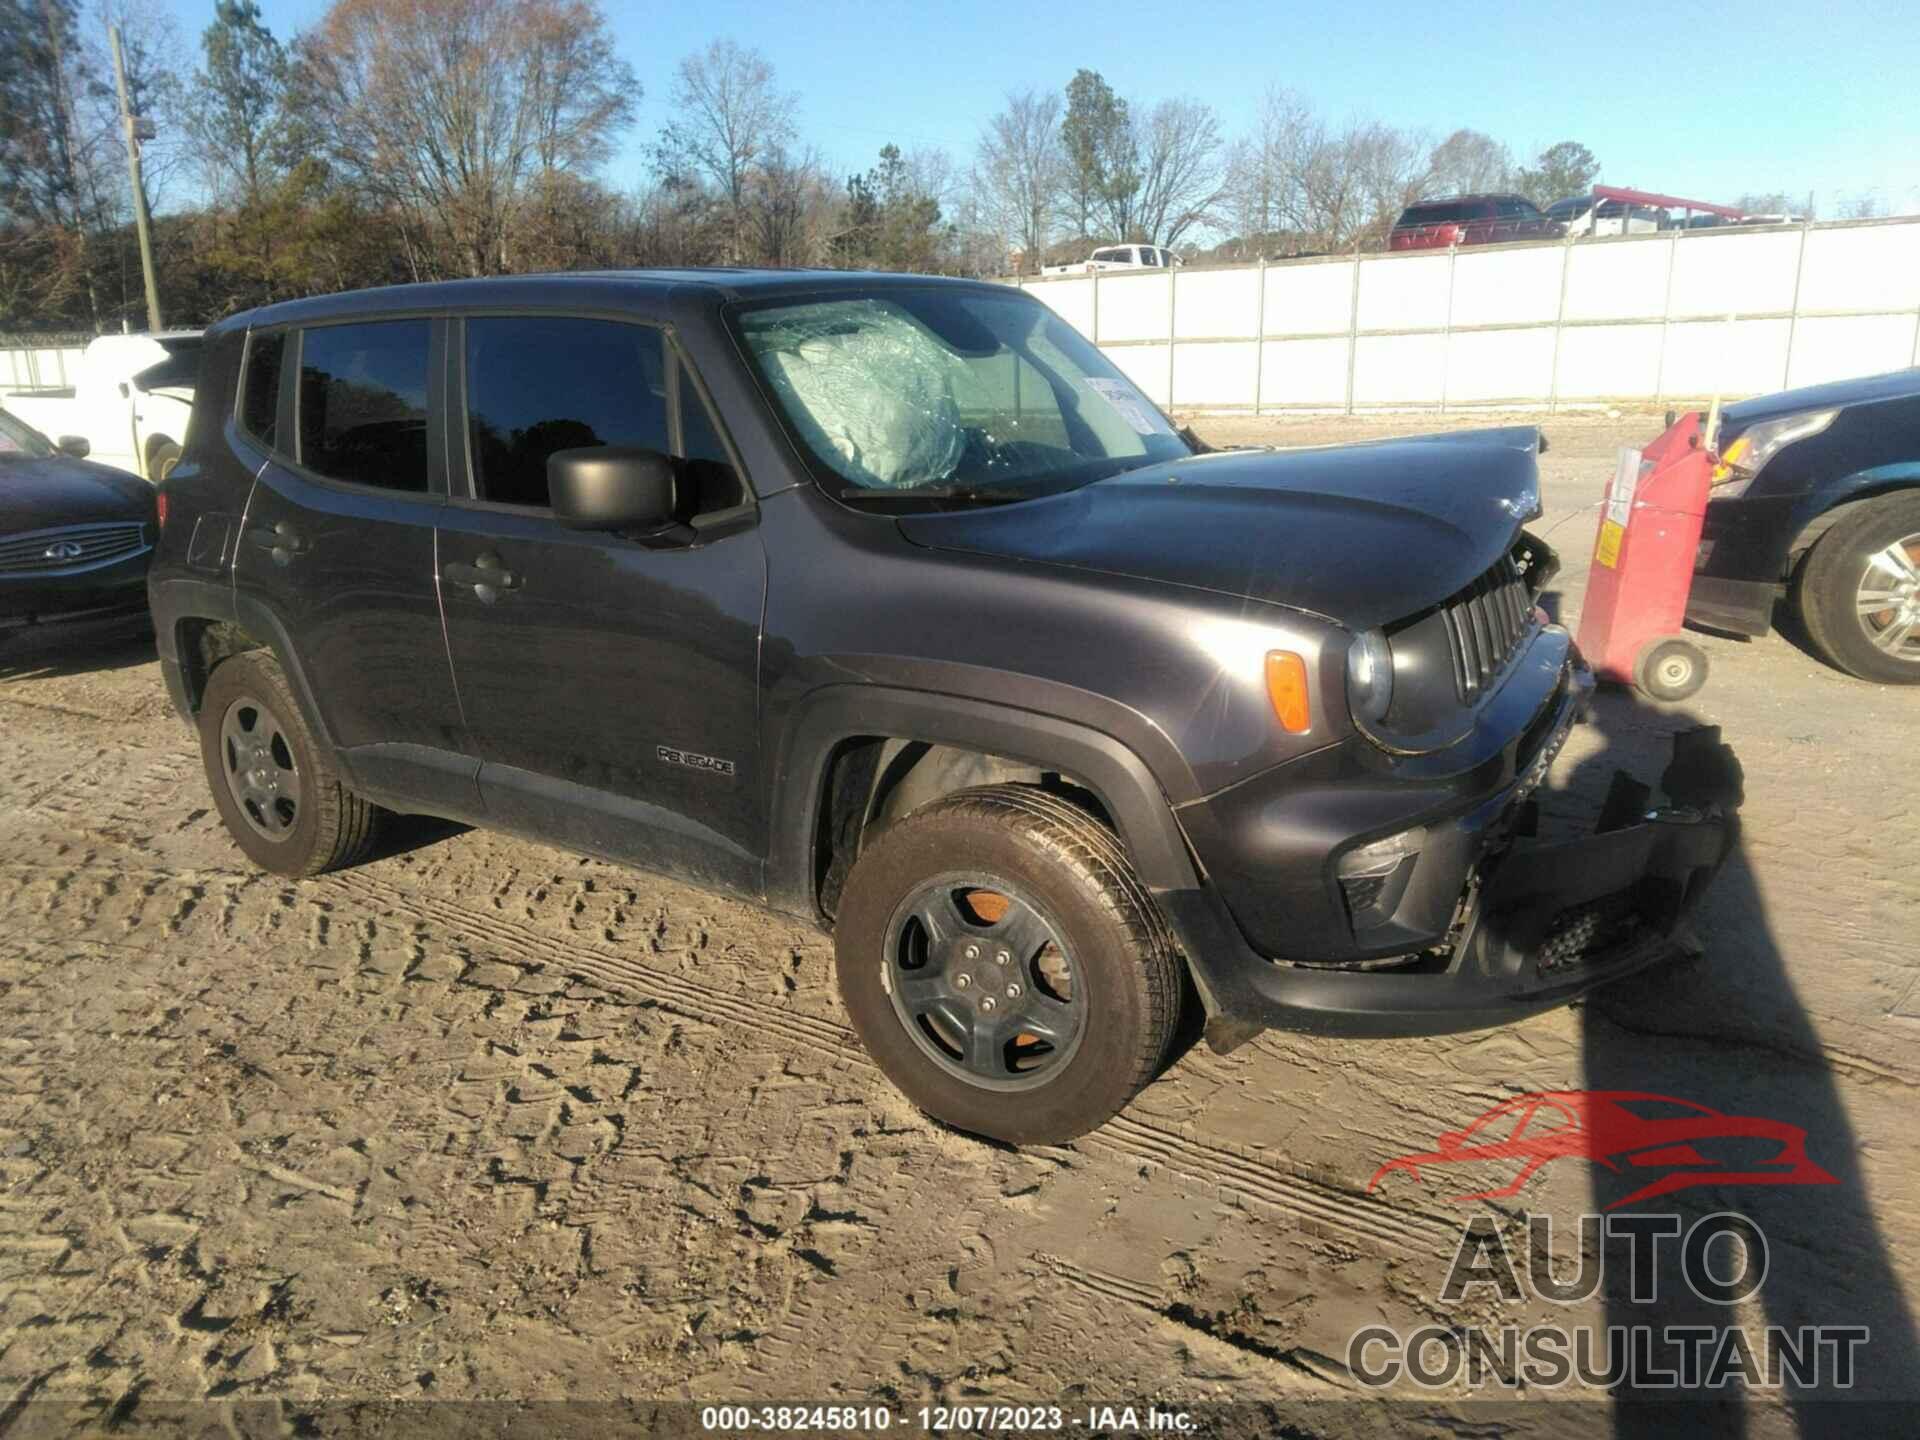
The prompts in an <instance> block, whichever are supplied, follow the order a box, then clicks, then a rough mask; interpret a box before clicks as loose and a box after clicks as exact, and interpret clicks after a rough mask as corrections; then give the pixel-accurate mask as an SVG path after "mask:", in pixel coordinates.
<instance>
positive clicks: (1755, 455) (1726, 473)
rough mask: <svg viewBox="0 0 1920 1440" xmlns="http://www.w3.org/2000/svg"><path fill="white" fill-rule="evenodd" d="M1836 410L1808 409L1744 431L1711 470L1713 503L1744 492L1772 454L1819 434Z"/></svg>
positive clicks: (1722, 453)
mask: <svg viewBox="0 0 1920 1440" xmlns="http://www.w3.org/2000/svg"><path fill="white" fill-rule="evenodd" d="M1839 413H1840V412H1839V411H1838V410H1809V411H1807V412H1805V413H1804V414H1801V415H1783V416H1781V417H1780V418H1779V419H1778V420H1768V421H1764V422H1763V423H1761V424H1759V425H1755V426H1754V427H1752V428H1751V429H1750V430H1747V431H1746V432H1744V433H1743V434H1742V435H1741V436H1740V438H1739V439H1737V440H1735V441H1734V442H1733V443H1732V444H1731V445H1729V446H1727V448H1726V449H1725V450H1722V451H1721V452H1720V463H1719V464H1717V465H1715V466H1714V467H1713V491H1712V493H1711V494H1710V495H1709V496H1708V498H1709V499H1714V500H1730V499H1732V498H1733V497H1734V496H1736V495H1743V494H1745V493H1746V489H1747V486H1749V485H1751V484H1752V483H1753V479H1754V477H1755V476H1756V475H1758V474H1759V473H1760V471H1761V469H1762V468H1763V467H1764V466H1765V465H1766V463H1767V461H1769V460H1771V459H1772V458H1773V457H1774V456H1775V455H1777V454H1779V453H1780V452H1781V451H1782V450H1784V449H1786V448H1787V446H1789V445H1791V444H1793V442H1794V441H1796V440H1805V439H1807V438H1808V437H1809V436H1812V435H1818V434H1819V433H1820V432H1821V431H1822V430H1824V429H1826V428H1827V427H1828V426H1829V425H1831V424H1832V423H1833V417H1834V416H1836V415H1838V414H1839Z"/></svg>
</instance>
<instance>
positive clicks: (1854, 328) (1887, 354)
mask: <svg viewBox="0 0 1920 1440" xmlns="http://www.w3.org/2000/svg"><path fill="white" fill-rule="evenodd" d="M1917 352H1920V316H1914V315H1826V316H1813V317H1808V316H1802V317H1801V318H1800V319H1799V320H1798V321H1797V322H1796V323H1795V326H1794V331H1793V362H1792V364H1791V365H1790V366H1789V367H1788V370H1787V385H1788V387H1789V388H1794V387H1797V386H1801V385H1818V384H1820V383H1822V382H1823V381H1827V380H1845V379H1847V378H1848V377H1849V376H1853V375H1873V374H1877V373H1879V372H1880V371H1883V370H1901V369H1904V368H1905V367H1907V366H1908V365H1911V364H1912V363H1913V361H1914V356H1915V354H1916V353H1917Z"/></svg>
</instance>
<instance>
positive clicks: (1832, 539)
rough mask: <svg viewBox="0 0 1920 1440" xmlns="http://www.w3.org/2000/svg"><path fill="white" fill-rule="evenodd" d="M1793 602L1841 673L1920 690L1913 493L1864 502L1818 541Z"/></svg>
mask: <svg viewBox="0 0 1920 1440" xmlns="http://www.w3.org/2000/svg"><path fill="white" fill-rule="evenodd" d="M1794 604H1795V606H1796V608H1797V609H1798V610H1799V612H1800V620H1801V623H1802V624H1803V625H1804V626H1805V627H1806V631H1807V638H1808V639H1809V640H1811V641H1812V642H1813V644H1814V648H1815V649H1817V650H1818V651H1819V652H1820V653H1821V655H1823V656H1824V657H1825V658H1826V659H1828V660H1829V661H1831V662H1832V663H1833V664H1835V665H1837V666H1839V667H1840V669H1842V670H1845V671H1846V672H1847V673H1848V674H1850V675H1857V676H1859V677H1860V678H1861V679H1862V680H1879V681H1882V682H1883V683H1886V684H1890V685H1920V493H1915V492H1911V491H1909V492H1904V493H1901V494H1898V495H1887V496H1883V497H1882V498H1880V499H1878V500H1869V501H1867V502H1865V503H1864V504H1862V505H1860V506H1859V507H1857V509H1856V510H1855V511H1854V513H1852V514H1850V515H1848V516H1847V518H1846V519H1844V520H1842V521H1840V522H1839V523H1838V524H1836V525H1835V526H1834V527H1833V528H1832V529H1831V530H1829V531H1828V532H1827V533H1826V534H1825V535H1823V536H1821V537H1820V540H1819V541H1818V543H1816V544H1815V545H1814V547H1813V549H1812V551H1811V552H1809V553H1808V555H1807V558H1806V561H1805V562H1804V563H1803V564H1802V565H1801V567H1800V574H1799V577H1798V579H1797V581H1796V582H1795V585H1794Z"/></svg>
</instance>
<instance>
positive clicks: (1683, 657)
mask: <svg viewBox="0 0 1920 1440" xmlns="http://www.w3.org/2000/svg"><path fill="white" fill-rule="evenodd" d="M1706 683H1707V654H1706V652H1705V651H1704V650H1702V649H1701V648H1700V647H1699V646H1698V645H1695V644H1694V643H1693V642H1692V641H1690V640H1660V641H1656V642H1655V643H1653V644H1651V645H1649V646H1647V648H1646V649H1645V650H1643V651H1641V652H1640V658H1639V659H1638V660H1637V661H1635V662H1634V667H1633V684H1634V688H1635V689H1637V690H1639V691H1640V692H1641V694H1643V695H1651V696H1652V697H1653V698H1654V699H1655V700H1668V701H1674V700H1685V699H1687V698H1688V697H1689V696H1691V695H1693V694H1694V693H1696V692H1697V691H1698V690H1699V689H1700V687H1701V686H1702V685H1704V684H1706Z"/></svg>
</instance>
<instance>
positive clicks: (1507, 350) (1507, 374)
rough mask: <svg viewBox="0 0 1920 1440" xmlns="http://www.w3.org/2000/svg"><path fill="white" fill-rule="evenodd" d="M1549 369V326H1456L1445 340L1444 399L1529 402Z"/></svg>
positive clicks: (1466, 402)
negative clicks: (1513, 328)
mask: <svg viewBox="0 0 1920 1440" xmlns="http://www.w3.org/2000/svg"><path fill="white" fill-rule="evenodd" d="M1552 370H1553V331H1552V329H1550V328H1536V329H1529V330H1464V331H1461V330H1456V331H1455V332H1454V333H1453V334H1452V335H1451V336H1449V337H1448V342H1447V396H1446V398H1447V403H1448V404H1449V405H1473V404H1488V403H1490V402H1492V401H1495V400H1512V401H1516V402H1526V401H1530V400H1532V399H1533V398H1534V396H1535V395H1536V393H1537V391H1538V389H1539V385H1540V377H1541V376H1542V375H1548V374H1551V373H1552Z"/></svg>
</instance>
